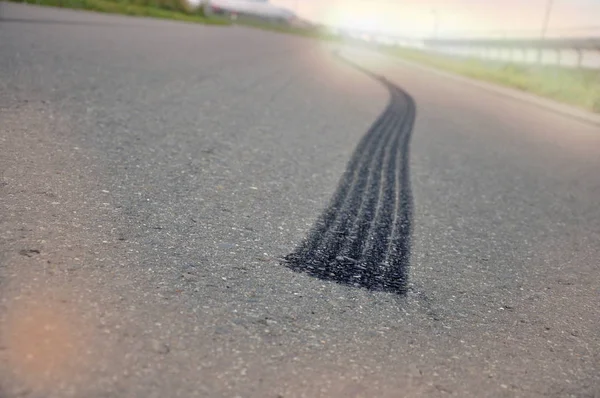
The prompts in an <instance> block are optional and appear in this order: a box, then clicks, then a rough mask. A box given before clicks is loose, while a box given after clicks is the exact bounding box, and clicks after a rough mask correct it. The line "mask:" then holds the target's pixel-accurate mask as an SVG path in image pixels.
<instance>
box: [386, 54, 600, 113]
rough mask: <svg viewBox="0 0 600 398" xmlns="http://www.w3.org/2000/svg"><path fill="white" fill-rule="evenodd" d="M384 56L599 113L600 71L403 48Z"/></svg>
mask: <svg viewBox="0 0 600 398" xmlns="http://www.w3.org/2000/svg"><path fill="white" fill-rule="evenodd" d="M384 52H385V53H388V54H391V55H394V56H398V57H401V58H404V59H407V60H410V61H415V62H418V63H421V64H423V65H427V66H431V67H434V68H437V69H441V70H445V71H448V72H453V73H456V74H459V75H463V76H467V77H471V78H474V79H478V80H483V81H487V82H491V83H496V84H500V85H503V86H507V87H512V88H516V89H518V90H522V91H526V92H530V93H532V94H536V95H539V96H541V97H546V98H550V99H553V100H556V101H560V102H563V103H566V104H570V105H574V106H577V107H580V108H583V109H586V110H588V111H592V112H596V113H600V71H598V70H593V69H585V68H581V69H576V68H565V67H559V66H537V65H521V64H512V63H503V62H501V61H485V60H479V59H472V58H471V59H468V58H459V57H450V56H443V55H438V54H432V53H428V52H424V51H420V50H413V49H406V48H386V49H385V50H384Z"/></svg>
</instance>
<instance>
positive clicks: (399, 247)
mask: <svg viewBox="0 0 600 398" xmlns="http://www.w3.org/2000/svg"><path fill="white" fill-rule="evenodd" d="M342 59H343V58H342ZM344 61H345V62H347V63H350V62H349V61H347V60H344ZM350 64H351V65H353V66H354V67H356V68H357V69H359V70H361V71H363V72H365V73H366V74H368V75H369V76H371V77H373V78H375V79H376V80H378V81H379V82H380V83H381V84H383V85H384V86H385V87H386V88H387V89H388V91H389V95H390V100H389V103H388V105H387V107H386V109H385V110H384V112H383V113H382V114H381V115H380V116H379V118H378V119H377V120H376V121H375V122H374V123H373V125H372V126H371V128H369V130H368V131H367V133H366V134H365V136H364V137H363V138H362V139H361V141H360V143H359V144H358V146H357V147H356V149H355V151H354V153H353V155H352V158H351V159H350V161H349V162H348V166H347V168H346V171H345V172H344V175H343V176H342V178H341V179H340V182H339V185H338V188H337V189H336V192H335V194H334V196H333V198H332V200H331V201H330V204H329V206H328V207H327V209H325V211H324V212H323V214H322V215H321V217H319V220H318V221H317V223H316V225H315V226H314V227H313V229H312V230H311V232H310V233H309V235H308V237H307V238H306V239H305V241H304V242H303V243H302V244H301V245H300V246H299V247H298V248H297V249H296V250H295V251H294V252H293V253H291V254H289V255H288V256H286V258H285V265H286V266H288V267H289V268H291V269H293V270H295V271H300V272H306V273H308V274H309V275H312V276H315V277H317V278H320V279H324V280H331V281H335V282H338V283H342V284H347V285H352V286H357V287H362V288H366V289H370V290H380V291H389V292H395V293H400V294H403V293H405V292H406V285H407V281H408V275H407V274H408V266H409V261H410V234H411V221H412V194H411V190H410V179H409V164H408V160H409V144H410V137H411V133H412V129H413V125H414V121H415V114H416V110H415V104H414V101H413V100H412V98H411V97H410V96H409V95H408V94H406V93H405V92H404V91H402V90H401V89H400V88H398V87H396V86H395V85H393V84H391V83H389V82H388V81H387V80H385V79H384V78H382V77H378V76H376V75H373V74H372V73H371V72H369V71H366V70H364V69H362V68H361V67H359V66H356V65H354V64H352V63H350Z"/></svg>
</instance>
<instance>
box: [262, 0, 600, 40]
mask: <svg viewBox="0 0 600 398" xmlns="http://www.w3.org/2000/svg"><path fill="white" fill-rule="evenodd" d="M547 1H548V0H420V1H418V0H379V1H377V0H271V2H272V3H273V4H275V5H279V6H283V7H286V8H290V9H293V10H295V11H296V12H297V13H298V14H299V15H301V16H303V17H306V18H308V19H310V20H313V21H318V22H323V23H327V24H333V25H338V26H349V27H362V28H365V29H368V30H373V29H377V28H379V29H381V30H384V31H388V32H393V33H397V34H404V35H411V36H424V35H431V34H432V32H433V26H434V19H435V17H434V13H433V11H432V10H436V12H437V15H438V23H439V28H438V29H439V34H440V36H443V35H458V34H459V33H460V32H465V33H467V34H468V35H469V36H470V35H472V34H473V33H475V32H481V33H480V35H486V36H487V35H489V33H490V32H491V33H494V34H495V35H497V36H501V35H503V34H506V35H507V36H535V35H537V34H538V33H537V32H539V30H540V29H541V25H542V20H543V16H544V11H545V7H546V3H547ZM553 3H554V6H553V8H552V16H551V19H550V30H549V35H551V36H557V35H562V36H573V35H576V36H586V35H587V36H592V35H593V36H600V0H554V2H553ZM578 26H581V27H584V28H588V29H582V30H570V29H566V28H572V27H578ZM593 26H596V29H589V28H590V27H593ZM504 32H506V33H504Z"/></svg>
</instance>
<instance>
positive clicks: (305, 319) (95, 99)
mask: <svg viewBox="0 0 600 398" xmlns="http://www.w3.org/2000/svg"><path fill="white" fill-rule="evenodd" d="M1 6H2V7H3V11H2V12H3V18H4V19H3V20H2V21H1V22H0V172H1V173H0V178H1V179H0V206H1V207H0V286H1V287H0V296H1V307H0V328H1V340H0V386H1V387H0V396H1V397H3V398H4V397H36V398H37V397H196V396H197V397H237V396H239V397H285V398H288V397H399V396H410V397H418V396H428V397H429V396H431V397H438V396H440V397H443V396H451V395H454V396H460V397H537V396H549V397H566V396H575V397H594V396H598V395H600V333H599V332H598V331H599V330H600V306H599V305H598V303H599V302H600V300H599V299H600V290H599V287H600V265H599V262H598V258H600V244H599V242H600V207H599V206H598V200H599V199H600V176H599V174H598V170H599V169H600V134H599V131H598V126H593V125H588V124H585V123H582V122H580V121H577V120H574V119H569V118H567V117H565V116H560V115H557V114H553V113H551V112H549V111H546V110H543V109H541V108H538V107H535V106H533V105H528V104H526V103H523V102H518V101H514V100H511V99H509V98H506V97H504V96H498V95H494V94H493V93H491V92H488V91H484V90H481V89H479V88H476V87H473V86H469V85H467V84H464V83H461V82H458V81H454V80H452V79H448V78H445V77H443V76H439V75H435V74H432V73H430V72H427V71H424V70H420V69H418V68H415V67H413V66H407V65H404V64H402V63H399V62H397V61H395V60H391V59H388V58H383V57H377V56H373V55H372V54H371V55H369V54H364V53H362V52H359V51H355V50H350V49H342V50H343V51H341V56H342V57H344V58H345V59H347V60H350V61H351V62H352V63H354V64H356V65H358V66H360V68H365V69H367V70H369V71H371V72H372V73H374V74H376V75H381V76H384V77H385V80H382V79H378V78H376V77H373V76H369V75H368V74H367V73H365V72H363V71H361V70H360V69H359V68H357V67H356V66H353V65H351V64H350V63H348V62H346V61H343V60H341V59H340V57H339V56H336V55H334V52H335V50H336V49H339V48H338V47H339V45H336V44H332V43H320V42H317V41H314V40H309V39H304V38H299V37H294V36H288V35H282V34H275V33H269V32H263V31H260V30H251V29H246V28H241V27H232V28H228V27H204V26H198V25H192V24H183V23H174V22H169V21H158V20H150V19H135V18H127V17H123V16H109V15H100V14H90V13H83V12H75V11H68V10H57V9H50V8H39V7H33V6H23V5H14V4H6V3H5V4H1ZM411 104H413V105H414V107H415V108H414V109H415V111H416V113H415V114H414V117H415V119H414V126H413V128H412V129H410V128H408V127H407V126H411V125H412V120H411V116H410V112H411ZM386 107H387V108H386ZM386 109H387V111H386ZM390 109H391V111H390ZM388 111H389V112H388ZM386 112H388V114H389V113H390V112H391V113H392V114H393V115H394V118H395V119H393V120H394V121H393V122H392V121H390V120H392V119H390V118H388V119H384V122H385V120H387V122H386V123H387V124H386V125H389V124H390V123H392V124H393V123H395V127H393V128H392V127H389V128H390V129H392V130H390V131H397V132H400V131H404V133H402V134H404V135H403V136H402V137H403V138H397V139H396V141H390V142H391V143H390V144H389V145H385V146H381V145H380V146H377V147H376V148H379V149H373V150H371V149H365V148H371V147H368V146H366V147H365V146H361V144H360V142H363V141H368V142H371V143H373V142H375V143H376V142H379V141H378V139H380V138H377V137H378V136H376V135H372V134H371V137H372V139H366V138H365V139H363V137H367V136H369V134H370V133H373V132H375V133H377V131H381V129H380V128H379V127H381V123H382V122H381V119H380V116H381V117H382V118H385V117H386ZM378 120H379V127H378V125H377V121H378ZM374 123H375V128H371V126H372V125H374ZM402 126H404V127H402ZM377 134H379V133H377ZM381 134H383V133H381ZM390 134H391V133H390ZM390 134H388V135H386V137H388V138H387V139H391V140H392V139H393V137H395V136H393V135H390ZM373 137H374V138H373ZM390 137H392V138H390ZM409 140H410V141H409ZM395 142H398V144H396V143H395ZM365 145H366V144H365ZM373 145H374V144H373ZM361 148H362V149H361ZM373 148H375V147H373ZM390 148H400V149H398V151H397V152H395V151H392V150H391V149H390ZM355 149H356V151H355ZM361 151H363V152H364V153H365V154H367V155H368V156H367V155H365V156H367V157H365V156H362V155H361V153H363V152H361ZM381 155H383V157H382V156H381ZM352 159H363V161H357V162H358V163H356V162H355V163H356V164H363V163H364V164H367V163H368V164H369V165H372V166H369V167H371V168H369V169H368V170H380V171H379V173H380V174H372V173H371V174H369V173H370V172H369V173H367V172H366V171H365V173H367V174H361V173H362V172H357V173H356V175H357V176H359V177H357V179H356V181H359V183H358V184H359V185H352V184H349V183H347V181H350V180H347V181H346V180H345V178H346V177H343V176H349V175H354V174H352V170H354V169H352V167H353V166H352V164H353V161H351V160H352ZM364 159H366V160H364ZM392 159H393V162H392ZM361 162H362V163H361ZM365 162H367V163H365ZM357 167H358V166H357ZM347 168H348V170H349V171H348V172H346V173H345V170H346V169H347ZM361 170H362V169H361ZM365 170H367V169H365ZM381 170H385V171H381ZM400 170H401V171H400ZM389 173H392V174H389ZM394 173H395V174H394ZM368 175H371V177H368ZM361 176H362V177H361ZM378 176H379V177H378ZM378 178H379V179H378ZM344 181H346V182H344ZM352 181H354V180H352ZM361 181H362V182H361ZM386 181H391V182H389V184H396V185H389V184H388V182H386ZM361 184H362V185H361ZM378 184H379V185H378ZM386 184H388V185H386ZM344 186H346V187H351V186H355V187H356V188H348V189H349V190H350V191H349V192H354V191H353V189H356V190H358V191H357V192H363V193H366V194H365V195H363V196H361V195H358V196H356V195H354V196H348V197H349V198H350V199H348V200H347V202H348V203H350V205H348V206H349V207H348V208H347V209H346V208H344V209H345V210H343V211H342V210H339V209H338V208H336V207H335V199H332V198H335V197H337V196H339V195H341V194H340V193H339V192H340V191H341V192H342V193H343V192H346V191H345V190H346V188H344ZM386 187H387V188H386ZM390 187H393V189H392V188H390ZM388 191H389V192H388ZM336 192H337V193H336ZM398 192H404V194H405V197H406V201H404V202H402V203H403V204H402V206H404V207H402V209H404V210H402V209H398V208H396V210H394V208H393V206H392V207H390V206H391V205H389V204H386V203H388V199H385V198H393V197H395V196H394V195H398ZM375 193H376V195H375ZM371 194H373V195H375V196H372V195H371ZM386 195H392V196H386ZM403 197H404V196H403ZM382 198H384V199H382ZM332 201H333V202H332ZM332 203H334V204H333V205H332ZM344 203H346V202H344ZM363 203H364V205H363ZM374 203H379V204H377V205H376V206H375V205H374ZM394 203H398V202H394ZM358 204H360V205H358ZM328 206H333V207H330V208H329V210H331V211H333V213H331V212H330V213H328V212H327V210H326V209H327V208H328ZM357 206H358V207H357ZM394 206H396V205H394ZM332 209H333V210H332ZM348 209H350V210H348ZM346 210H347V211H349V212H350V213H352V214H355V215H356V214H359V215H361V216H360V217H359V216H356V217H357V218H353V219H346V218H343V217H342V218H339V217H338V218H335V217H333V218H331V220H338V221H335V222H337V223H338V224H339V225H342V226H343V227H344V228H346V229H344V231H346V232H344V233H345V234H349V235H348V236H355V235H352V234H353V232H352V233H351V232H348V231H363V228H364V222H368V220H369V219H373V218H374V217H379V216H377V214H379V213H381V214H383V216H381V217H380V218H377V219H378V220H379V219H381V220H382V221H381V222H382V224H381V225H387V226H386V227H385V228H388V229H385V230H384V229H382V230H381V231H384V232H382V234H383V235H381V236H383V237H384V238H385V239H390V240H389V241H390V242H399V244H400V246H401V247H400V246H399V248H398V249H397V251H393V250H392V249H389V250H388V252H385V250H387V249H385V250H384V251H381V253H383V254H381V253H380V249H377V248H375V249H373V250H375V251H376V252H377V253H380V254H378V255H377V256H378V260H377V262H376V264H383V263H381V260H382V259H383V257H381V256H383V255H384V254H385V253H388V254H385V256H388V257H389V253H401V255H402V256H403V257H402V261H400V262H399V263H398V264H399V265H398V267H399V268H397V269H398V270H401V273H400V274H397V275H400V276H402V277H403V278H406V280H405V281H404V284H400V285H398V286H396V288H395V289H386V286H387V287H389V286H390V285H389V284H387V282H389V281H390V280H392V279H393V278H391V279H390V278H389V277H390V275H388V274H386V275H387V276H386V277H385V278H387V279H383V280H384V281H387V282H385V283H379V284H377V283H374V284H373V283H364V284H363V283H358V284H357V285H358V286H353V285H352V284H348V283H347V282H348V276H346V277H344V278H346V279H344V278H342V279H344V280H339V281H341V282H345V283H337V282H336V281H335V280H334V281H332V280H331V279H336V278H331V277H330V276H331V275H329V274H327V275H326V274H323V273H319V272H310V270H308V269H306V267H305V268H303V267H296V269H295V270H293V269H291V268H294V267H293V264H290V263H285V262H283V261H281V259H282V258H284V257H286V256H287V258H288V261H290V260H289V259H290V258H291V259H294V258H298V257H297V256H296V257H294V256H293V255H292V256H291V257H290V254H292V253H294V252H295V251H299V253H300V254H302V253H303V252H302V250H301V247H302V246H301V244H302V242H303V241H304V239H308V241H310V236H312V235H311V234H314V233H315V231H317V233H321V234H325V233H326V234H327V236H329V238H327V239H330V240H326V241H324V242H325V243H323V244H324V245H325V246H324V247H325V248H326V250H328V251H326V254H327V256H330V257H329V258H330V259H331V258H333V260H335V261H337V263H336V264H335V266H334V268H333V273H334V274H335V272H336V270H340V269H341V270H343V269H344V267H355V266H356V263H355V262H352V261H350V260H352V259H353V257H351V256H344V255H342V254H343V253H346V254H348V253H352V252H353V251H356V250H357V249H356V247H362V248H364V247H365V245H367V246H368V245H372V244H373V240H372V239H371V240H369V239H366V238H364V237H363V238H361V239H363V240H362V241H360V242H358V243H356V242H351V244H349V245H350V246H347V247H346V246H344V247H346V249H343V250H346V251H344V252H343V253H342V252H341V251H338V249H339V247H338V246H340V245H346V243H345V242H340V241H336V240H335V239H334V238H332V236H335V232H336V231H337V230H336V229H334V228H333V227H331V228H329V229H326V230H323V231H321V232H318V231H319V228H318V226H319V225H321V224H318V220H322V219H328V218H327V217H328V216H327V214H334V216H335V215H336V214H338V213H339V212H341V213H340V214H342V213H343V214H350V213H344V212H345V211H346ZM336 211H337V212H338V213H336ZM398 211H400V213H398ZM394 214H396V215H398V214H404V216H405V218H406V221H407V222H408V223H409V224H410V228H409V229H406V228H405V226H404V225H405V224H406V223H404V222H401V223H399V224H398V225H396V224H394V225H395V226H391V224H390V223H391V222H395V221H394V220H397V217H396V216H394ZM404 216H403V217H404ZM323 217H324V218H323ZM336 217H337V216H336ZM361 217H363V218H361ZM364 217H366V218H364ZM369 217H370V218H369ZM390 217H391V218H390ZM394 217H396V218H394ZM340 220H341V221H340ZM344 220H350V221H351V222H350V221H348V222H345V221H344ZM364 220H367V221H364ZM386 220H387V221H386ZM390 220H391V221H390ZM332 222H334V221H332ZM315 223H317V224H315ZM340 223H341V224H340ZM338 224H335V225H338ZM315 225H316V227H314V228H313V226H315ZM328 225H329V224H328ZM331 225H334V224H331ZM406 225H408V224H406ZM382 228H383V227H382ZM399 230H401V231H402V233H401V234H400V235H401V236H400V235H398V234H397V233H396V232H397V231H399ZM311 231H312V232H311ZM386 231H387V232H386ZM390 231H396V232H393V233H392V232H390ZM378 233H379V232H378ZM394 234H395V235H394ZM363 235H364V234H363ZM363 235H356V236H363ZM369 236H371V235H369ZM373 236H379V235H373ZM390 236H400V238H398V239H399V240H394V239H396V238H390ZM331 239H333V240H331ZM364 239H366V240H364ZM382 239H383V238H382ZM386 241H387V240H386ZM331 242H333V243H331ZM369 242H371V243H369ZM331 245H334V246H331ZM356 245H358V246H356ZM331 247H335V250H334V249H330V248H331ZM386 247H387V246H386ZM390 247H391V246H390ZM299 248H300V249H299ZM340 250H342V249H340ZM363 252H364V251H363ZM384 252H385V253H384ZM296 253H298V252H296ZM340 253H342V254H340ZM331 256H333V257H331ZM309 257H310V256H309ZM397 258H398V257H396V255H391V259H390V258H388V260H389V262H388V263H390V262H393V261H396V260H394V259H397ZM348 259H350V260H348ZM313 260H314V258H313V257H310V258H309V259H308V260H307V261H308V263H310V262H311V261H313ZM338 260H339V261H338ZM388 260H386V261H388ZM314 261H317V260H314ZM361 261H362V260H361ZM300 263H302V264H307V262H302V261H300ZM367 263H368V262H367ZM311 264H312V263H311ZM361 264H362V263H361ZM373 264H375V263H373ZM386 264H387V263H386ZM340 267H341V268H340ZM346 269H348V268H346ZM386 269H387V268H386ZM330 271H331V269H330ZM354 271H356V269H353V272H354ZM360 272H362V271H360ZM369 272H370V271H369ZM386 272H387V271H386ZM330 273H331V272H330ZM365 275H366V276H364V278H365V279H360V280H367V279H368V278H375V279H372V280H379V281H381V279H377V278H378V276H377V275H378V274H377V272H374V273H372V274H368V272H367V273H366V274H365ZM369 275H370V276H369ZM392 276H393V275H392ZM392 287H393V286H392ZM390 290H392V291H390Z"/></svg>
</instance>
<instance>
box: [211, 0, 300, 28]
mask: <svg viewBox="0 0 600 398" xmlns="http://www.w3.org/2000/svg"><path fill="white" fill-rule="evenodd" d="M203 5H204V13H205V14H206V15H207V16H222V17H225V18H228V19H231V20H232V21H235V20H238V19H240V20H241V19H244V20H255V21H260V22H273V23H280V24H290V23H292V21H294V20H295V19H296V15H295V14H294V13H293V12H292V11H290V10H288V9H285V8H282V7H277V6H274V5H272V4H271V3H269V2H268V1H267V0H206V1H205V2H204V4H203Z"/></svg>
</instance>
